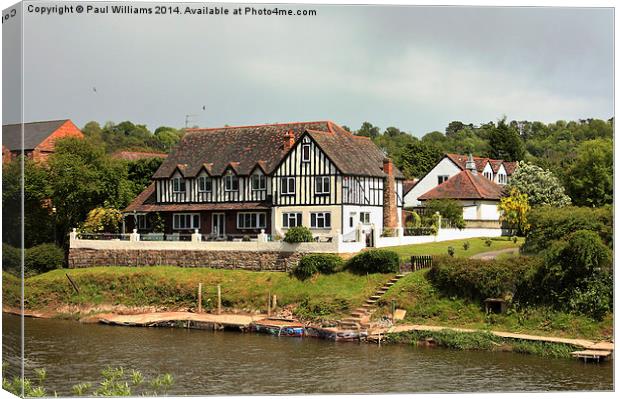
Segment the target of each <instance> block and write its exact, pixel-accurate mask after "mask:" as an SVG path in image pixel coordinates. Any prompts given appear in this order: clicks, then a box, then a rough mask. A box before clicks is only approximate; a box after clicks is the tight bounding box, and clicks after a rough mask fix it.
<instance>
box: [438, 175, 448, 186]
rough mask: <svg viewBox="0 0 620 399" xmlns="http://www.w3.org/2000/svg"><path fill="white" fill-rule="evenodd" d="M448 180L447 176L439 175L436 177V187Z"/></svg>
mask: <svg viewBox="0 0 620 399" xmlns="http://www.w3.org/2000/svg"><path fill="white" fill-rule="evenodd" d="M449 179H450V176H449V175H439V176H437V185H440V184H443V183H445V182H447V181H448V180H449Z"/></svg>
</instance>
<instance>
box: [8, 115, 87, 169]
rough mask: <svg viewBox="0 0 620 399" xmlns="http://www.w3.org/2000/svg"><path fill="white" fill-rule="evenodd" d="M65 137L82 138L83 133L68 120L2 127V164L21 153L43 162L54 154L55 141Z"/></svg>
mask: <svg viewBox="0 0 620 399" xmlns="http://www.w3.org/2000/svg"><path fill="white" fill-rule="evenodd" d="M22 127H23V129H22ZM22 132H23V142H22ZM66 137H77V138H84V133H82V131H81V130H80V129H78V127H77V126H75V124H74V123H73V122H71V120H70V119H62V120H56V121H43V122H30V123H24V124H21V123H16V124H12V125H3V126H2V162H3V163H6V162H9V161H10V160H11V159H13V158H15V157H17V156H18V155H20V154H22V152H23V154H24V155H26V156H27V157H28V158H31V159H33V160H35V161H38V162H45V161H46V160H47V157H48V156H49V155H50V154H52V153H53V152H54V143H55V141H56V140H58V139H61V138H66Z"/></svg>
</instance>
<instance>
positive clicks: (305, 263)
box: [293, 254, 343, 280]
mask: <svg viewBox="0 0 620 399" xmlns="http://www.w3.org/2000/svg"><path fill="white" fill-rule="evenodd" d="M342 265H343V260H342V258H341V257H340V256H338V255H334V254H309V255H304V256H303V257H302V258H301V259H300V260H299V263H298V264H297V266H296V267H295V268H294V269H293V275H295V277H297V278H298V279H300V280H305V279H307V278H310V277H312V275H314V274H316V273H322V274H331V273H335V272H337V271H339V270H340V269H341V268H342Z"/></svg>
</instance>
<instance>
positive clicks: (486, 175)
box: [484, 172, 493, 181]
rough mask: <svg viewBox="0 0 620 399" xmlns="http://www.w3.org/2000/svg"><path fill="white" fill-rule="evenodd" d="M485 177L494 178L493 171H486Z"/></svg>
mask: <svg viewBox="0 0 620 399" xmlns="http://www.w3.org/2000/svg"><path fill="white" fill-rule="evenodd" d="M484 177H486V178H487V179H489V180H491V181H492V180H493V172H484Z"/></svg>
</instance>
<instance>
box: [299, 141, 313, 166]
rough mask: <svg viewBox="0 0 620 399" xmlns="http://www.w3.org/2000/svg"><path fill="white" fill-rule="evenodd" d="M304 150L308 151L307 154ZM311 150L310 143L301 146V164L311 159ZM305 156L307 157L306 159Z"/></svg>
mask: <svg viewBox="0 0 620 399" xmlns="http://www.w3.org/2000/svg"><path fill="white" fill-rule="evenodd" d="M306 149H307V150H308V154H306ZM311 150H312V148H311V145H310V143H303V144H302V145H301V162H310V159H311V158H312V155H311V152H312V151H311ZM306 155H308V156H307V157H306Z"/></svg>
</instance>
